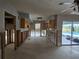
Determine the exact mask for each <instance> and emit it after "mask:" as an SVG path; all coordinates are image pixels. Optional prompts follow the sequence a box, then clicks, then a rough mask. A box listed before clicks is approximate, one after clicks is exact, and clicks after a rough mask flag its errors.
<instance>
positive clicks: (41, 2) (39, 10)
mask: <svg viewBox="0 0 79 59" xmlns="http://www.w3.org/2000/svg"><path fill="white" fill-rule="evenodd" d="M8 1H9V2H10V3H11V4H13V5H14V6H15V7H16V9H17V10H18V11H21V12H25V13H34V14H38V15H45V16H48V15H54V14H60V13H62V11H63V10H65V9H67V8H69V7H70V6H71V5H59V3H61V2H68V3H72V2H73V0H8ZM68 11H69V10H68Z"/></svg>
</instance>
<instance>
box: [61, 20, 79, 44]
mask: <svg viewBox="0 0 79 59" xmlns="http://www.w3.org/2000/svg"><path fill="white" fill-rule="evenodd" d="M78 44H79V22H78V21H64V22H63V24H62V45H78Z"/></svg>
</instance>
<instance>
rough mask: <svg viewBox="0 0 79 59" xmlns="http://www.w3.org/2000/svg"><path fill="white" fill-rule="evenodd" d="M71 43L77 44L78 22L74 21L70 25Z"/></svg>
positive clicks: (78, 37) (78, 39)
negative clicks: (71, 25)
mask: <svg viewBox="0 0 79 59" xmlns="http://www.w3.org/2000/svg"><path fill="white" fill-rule="evenodd" d="M71 41H72V44H73V45H74V44H79V22H78V21H75V22H73V27H72V40H71Z"/></svg>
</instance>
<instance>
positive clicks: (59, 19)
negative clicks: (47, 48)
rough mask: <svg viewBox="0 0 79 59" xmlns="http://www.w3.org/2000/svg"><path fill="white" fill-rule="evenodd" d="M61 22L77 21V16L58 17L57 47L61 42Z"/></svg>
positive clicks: (78, 19)
mask: <svg viewBox="0 0 79 59" xmlns="http://www.w3.org/2000/svg"><path fill="white" fill-rule="evenodd" d="M63 21H79V16H78V15H58V19H57V30H58V32H59V33H58V42H59V43H58V45H59V46H60V45H61V40H62V23H63Z"/></svg>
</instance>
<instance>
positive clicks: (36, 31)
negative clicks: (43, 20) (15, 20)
mask: <svg viewBox="0 0 79 59" xmlns="http://www.w3.org/2000/svg"><path fill="white" fill-rule="evenodd" d="M40 29H41V24H40V23H35V24H34V29H33V30H32V31H31V37H40Z"/></svg>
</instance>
